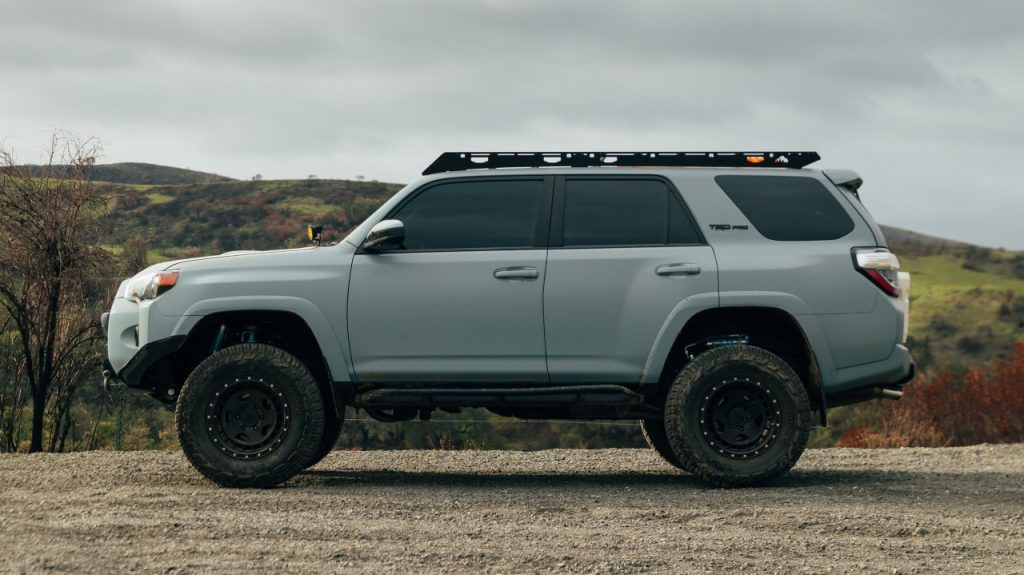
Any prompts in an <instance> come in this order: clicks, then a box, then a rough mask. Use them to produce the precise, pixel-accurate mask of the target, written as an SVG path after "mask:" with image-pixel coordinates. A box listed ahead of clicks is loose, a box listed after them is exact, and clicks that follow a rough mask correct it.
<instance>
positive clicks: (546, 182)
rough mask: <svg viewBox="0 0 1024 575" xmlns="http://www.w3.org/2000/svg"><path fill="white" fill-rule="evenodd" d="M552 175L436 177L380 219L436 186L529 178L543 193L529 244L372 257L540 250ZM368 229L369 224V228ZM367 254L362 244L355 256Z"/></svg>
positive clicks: (544, 242)
mask: <svg viewBox="0 0 1024 575" xmlns="http://www.w3.org/2000/svg"><path fill="white" fill-rule="evenodd" d="M554 180H555V179H554V176H549V175H542V174H538V175H536V176H528V175H526V176H477V177H471V178H443V179H439V180H432V181H430V182H427V183H426V184H423V185H422V186H420V187H419V188H416V189H415V190H413V191H412V192H410V193H409V195H407V196H406V197H404V198H402V201H401V202H399V203H398V204H397V205H396V206H395V207H394V208H392V209H391V211H389V212H388V213H387V215H385V216H384V218H383V219H382V220H381V221H384V220H390V219H393V218H394V216H395V214H397V213H398V212H399V211H401V210H402V208H404V207H405V206H406V205H408V204H409V203H410V202H412V201H413V200H415V199H416V198H417V197H418V196H419V195H420V194H422V193H424V192H426V191H427V190H429V189H431V188H434V187H437V186H439V185H442V184H453V183H459V184H461V183H473V182H495V181H498V182H514V181H519V182H522V181H531V182H541V184H542V186H543V192H542V195H541V200H540V204H541V208H540V213H539V214H538V215H537V220H536V222H535V226H534V233H533V245H532V246H524V247H516V248H447V249H436V250H393V251H385V252H380V253H373V254H371V255H374V256H386V255H393V254H429V253H446V252H511V251H528V250H543V249H546V247H547V242H548V231H549V229H550V219H551V201H552V196H553V195H554V189H553V188H554ZM371 229H372V227H371ZM360 254H370V252H367V251H365V250H364V249H363V246H362V244H360V246H359V248H358V249H357V250H356V255H360Z"/></svg>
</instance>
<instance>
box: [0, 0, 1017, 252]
mask: <svg viewBox="0 0 1024 575" xmlns="http://www.w3.org/2000/svg"><path fill="white" fill-rule="evenodd" d="M55 128H61V129H67V130H70V131H73V132H75V133H77V134H78V135H80V136H95V137H97V138H99V139H100V140H102V141H103V142H104V147H105V150H106V155H105V158H104V160H105V161H106V162H121V161H140V162H151V163H158V164H169V165H175V166H181V167H189V168H193V169H198V170H204V171H211V172H216V173H221V174H224V175H227V176H232V177H236V178H247V177H250V176H252V175H253V174H256V173H260V174H263V176H264V177H265V178H303V177H306V176H307V175H309V174H316V175H318V176H320V177H333V178H352V177H354V176H356V175H363V176H365V177H366V178H367V179H379V180H385V181H392V182H408V181H411V180H412V179H413V178H415V177H417V176H418V175H419V173H420V171H422V170H423V168H425V167H426V166H427V164H429V163H430V162H431V161H432V160H433V159H434V157H435V156H437V154H439V153H440V152H442V151H446V150H451V151H463V150H474V151H520V150H522V151H533V150H563V149H564V150H606V149H607V150H613V149H614V150H625V149H637V150H645V151H648V150H649V151H654V150H665V151H675V150H762V149H767V150H772V149H787V150H794V149H801V150H802V149H809V150H817V151H819V152H820V153H821V155H822V157H823V160H822V161H821V162H820V163H819V164H817V166H816V167H836V168H852V169H855V170H858V171H859V172H860V173H861V175H862V176H863V177H864V179H865V187H864V188H863V191H862V196H863V198H864V201H865V203H866V204H867V205H868V207H869V209H871V211H872V213H873V214H874V215H875V217H876V218H877V219H878V220H879V221H881V222H883V223H888V224H892V225H897V226H902V227H907V228H911V229H914V230H917V231H921V232H925V233H931V234H935V235H940V236H946V237H951V238H955V239H962V240H966V241H972V242H976V243H982V244H986V245H991V246H1005V247H1007V248H1013V249H1024V225H1022V223H1021V221H1020V220H1021V219H1022V218H1024V2H1022V1H1006V2H994V1H993V2H986V1H981V0H978V1H973V2H939V1H934V0H932V1H916V2H912V1H899V2H894V1H892V0H887V1H879V2H852V1H843V2H839V1H836V2H825V1H821V0H816V1H811V0H808V1H806V2H799V1H782V0H777V1H772V2H738V1H737V2H718V1H716V2H711V1H709V2H703V3H697V2H643V1H636V0H630V1H628V2H625V1H616V2H607V3H605V2H597V1H589V2H579V3H575V2H566V1H558V2H534V1H525V0H517V1H514V2H498V1H489V2H469V1H467V2H446V3H442V2H425V1H416V0H410V1H406V2H387V1H382V0H375V1H366V2H349V1H333V2H293V1H289V2H252V1H246V2H219V1H218V2H213V1H209V0H196V1H183V0H176V1H170V0H165V1H163V2H159V3H158V2H145V1H133V2H106V1H97V0H90V1H89V2H81V1H66V2H27V1H25V2H4V3H3V4H2V6H0V139H2V140H3V141H4V142H5V143H6V145H8V146H10V147H14V148H16V149H17V151H18V153H19V156H20V158H21V159H22V160H24V161H34V160H37V159H38V152H39V149H40V147H41V145H42V144H43V142H44V141H45V140H46V136H47V134H48V132H49V131H51V130H53V129H55Z"/></svg>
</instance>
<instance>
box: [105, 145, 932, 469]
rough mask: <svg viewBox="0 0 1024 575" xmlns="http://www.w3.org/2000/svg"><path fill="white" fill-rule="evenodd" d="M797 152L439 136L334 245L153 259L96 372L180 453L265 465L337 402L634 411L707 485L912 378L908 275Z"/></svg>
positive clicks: (329, 420) (119, 307)
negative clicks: (166, 411)
mask: <svg viewBox="0 0 1024 575" xmlns="http://www.w3.org/2000/svg"><path fill="white" fill-rule="evenodd" d="M817 159H819V158H818V155H817V154H816V153H814V152H757V153H709V152H700V153H692V152H678V153H597V152H585V153H483V154H478V153H446V154H442V155H441V156H440V157H439V158H438V159H437V160H436V161H435V162H434V163H433V164H431V166H430V167H428V168H427V170H426V171H425V172H424V176H425V177H424V178H422V179H420V180H419V181H417V182H415V183H413V184H410V185H408V186H406V187H405V188H404V189H403V190H401V191H400V192H398V193H397V194H395V196H394V197H392V198H391V199H390V200H388V201H387V202H386V203H385V204H384V205H382V206H381V207H380V209H378V210H377V211H376V212H374V214H373V215H371V216H370V217H369V218H368V219H367V220H366V221H365V222H363V223H362V224H361V225H360V226H358V227H357V228H355V229H354V230H352V232H351V233H349V234H348V236H347V237H345V239H344V240H343V241H341V242H339V243H337V244H336V245H324V246H321V245H319V235H318V230H316V229H313V228H311V230H310V237H311V239H313V240H315V241H316V245H313V246H311V247H308V248H302V249H292V250H280V251H268V252H229V253H225V254H222V255H219V256H213V257H201V258H194V259H187V260H180V261H173V262H165V263H161V264H158V265H155V266H151V267H149V268H147V269H145V270H143V271H142V272H140V273H139V274H138V275H136V276H134V277H133V278H130V279H128V280H126V281H124V282H123V283H122V284H121V286H120V288H119V289H118V291H117V295H116V298H115V299H114V302H113V306H112V308H111V310H110V312H109V313H107V314H104V317H103V325H104V329H105V331H106V333H107V338H108V340H107V345H108V373H107V376H108V377H109V378H110V379H111V380H120V381H123V382H125V383H126V384H127V385H128V386H130V387H132V388H136V389H140V390H144V391H146V392H148V393H149V394H151V395H152V396H153V397H155V398H157V399H158V400H160V401H161V402H164V403H166V404H168V405H171V406H174V408H175V410H176V414H175V415H176V418H175V419H176V426H177V431H178V435H179V439H180V442H181V447H182V449H183V450H184V452H185V454H186V456H187V457H188V459H189V461H191V463H192V464H193V465H194V466H195V467H196V468H197V469H198V470H199V471H200V472H201V473H203V474H204V475H205V476H206V477H208V478H210V479H212V480H213V481H215V482H217V483H219V484H221V485H224V486H270V485H274V484H277V483H280V482H282V481H285V480H287V479H288V478H290V477H291V476H293V475H294V474H295V473H297V472H299V471H301V470H303V469H305V468H307V467H309V466H311V465H314V464H315V463H317V462H318V461H320V460H321V459H322V458H323V457H324V456H325V455H326V454H327V453H328V452H329V451H330V450H331V448H332V447H333V446H334V444H335V442H336V441H337V438H338V435H339V429H340V427H341V424H342V418H343V415H344V413H345V408H346V406H351V407H354V408H357V409H362V410H364V411H365V412H366V413H367V414H369V415H370V416H372V417H374V418H376V419H379V420H381V421H402V420H408V419H412V418H417V417H419V418H424V419H426V418H429V417H430V414H431V412H432V411H434V410H436V409H443V410H448V411H452V410H458V409H460V408H467V407H481V408H487V409H489V410H491V411H492V412H494V413H497V414H500V415H503V416H510V417H519V418H527V419H530V418H542V419H584V420H586V419H602V420H604V419H635V420H639V421H640V425H641V426H642V429H643V432H644V435H645V436H646V438H647V440H648V442H649V443H650V445H651V447H653V448H654V449H655V450H656V451H657V452H658V453H659V454H660V455H661V456H662V457H663V458H664V459H665V460H666V461H668V462H669V463H670V464H672V465H674V466H676V467H679V468H681V469H683V470H686V471H688V472H690V473H692V474H693V475H696V476H697V477H699V478H701V479H702V480H704V481H706V482H708V483H710V484H715V485H744V484H753V483H758V482H763V481H765V480H768V479H771V478H773V477H776V476H778V475H779V474H781V473H784V472H785V471H786V470H788V469H789V468H790V467H792V466H793V464H794V463H795V462H796V461H797V459H798V458H799V457H800V455H801V453H802V452H803V450H804V447H805V445H806V443H807V438H808V433H809V431H810V429H811V427H812V425H814V424H815V423H820V424H822V425H824V424H825V423H826V409H827V408H828V407H834V406H837V405H843V404H849V403H854V402H858V401H864V400H867V399H870V398H872V397H885V398H890V399H898V398H899V397H900V395H901V393H902V391H901V390H902V387H903V385H904V384H906V383H907V382H908V381H910V380H911V379H912V378H913V375H914V363H913V361H912V360H911V357H910V354H909V353H908V351H907V348H906V347H905V346H904V345H903V343H904V341H905V339H906V326H907V314H908V306H907V289H908V287H909V276H908V275H907V274H904V273H900V272H899V271H898V270H899V263H898V260H897V259H896V256H895V255H893V254H892V253H890V251H889V250H888V249H887V248H886V243H885V238H884V237H883V236H882V233H881V232H880V231H879V228H878V226H877V225H876V224H875V222H874V220H873V219H872V218H871V216H870V215H869V214H868V212H867V210H866V209H865V208H864V206H863V205H862V204H861V202H860V200H859V197H858V187H859V186H860V184H861V179H860V178H859V177H858V176H857V175H856V174H855V173H853V172H850V171H846V170H823V171H818V170H809V169H805V168H804V167H805V166H806V165H808V164H810V163H811V162H813V161H816V160H817Z"/></svg>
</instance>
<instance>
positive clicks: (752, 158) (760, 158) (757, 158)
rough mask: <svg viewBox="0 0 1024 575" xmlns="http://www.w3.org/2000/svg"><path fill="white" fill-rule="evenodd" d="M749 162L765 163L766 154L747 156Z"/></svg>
mask: <svg viewBox="0 0 1024 575" xmlns="http://www.w3.org/2000/svg"><path fill="white" fill-rule="evenodd" d="M747 163H748V164H761V163H764V156H747Z"/></svg>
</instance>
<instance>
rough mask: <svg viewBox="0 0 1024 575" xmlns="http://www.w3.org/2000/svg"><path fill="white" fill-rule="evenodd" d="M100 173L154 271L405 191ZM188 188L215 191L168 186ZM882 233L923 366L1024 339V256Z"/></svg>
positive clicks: (297, 232)
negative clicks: (903, 280)
mask: <svg viewBox="0 0 1024 575" xmlns="http://www.w3.org/2000/svg"><path fill="white" fill-rule="evenodd" d="M139 166H145V167H146V168H140V167H139ZM101 168H102V169H101ZM96 169H97V170H98V171H97V172H95V174H97V175H98V174H103V179H104V183H103V184H101V185H103V186H105V189H106V193H107V194H108V195H109V198H110V204H109V205H110V208H111V212H112V215H113V217H114V219H115V222H116V225H115V226H114V227H113V234H112V237H111V238H110V240H109V243H110V248H111V250H112V251H118V250H119V249H120V248H121V247H122V246H124V245H125V244H126V243H127V242H128V241H129V240H130V239H131V238H136V237H141V238H144V239H145V241H146V243H147V246H148V248H149V252H148V254H149V259H150V260H151V262H155V261H159V260H162V259H172V258H179V257H188V256H195V255H202V254H212V253H220V252H223V251H228V250H236V249H271V248H279V247H294V246H300V245H305V243H306V240H305V237H304V230H305V226H306V225H307V224H309V223H318V224H323V225H324V226H325V234H324V238H325V240H326V241H336V240H338V239H340V238H341V237H343V235H344V233H345V232H346V231H347V230H349V229H350V228H352V227H353V226H355V225H356V224H358V223H359V222H360V221H362V220H363V219H364V218H365V217H366V216H367V215H369V214H370V213H371V212H372V211H373V210H374V209H376V207H377V206H379V205H380V204H381V203H382V202H384V201H385V200H386V199H387V198H388V197H389V196H391V195H392V194H393V193H395V192H396V191H397V190H398V189H399V188H400V187H401V186H400V185H399V184H386V183H381V182H363V181H347V180H312V179H307V180H264V181H234V180H229V179H227V178H222V177H220V176H215V175H212V174H203V173H201V172H191V171H188V170H178V169H177V168H167V167H163V166H152V165H151V164H114V165H110V166H97V167H96ZM189 178H198V179H200V180H203V178H214V179H215V181H198V182H191V183H179V184H175V185H166V184H161V183H160V182H164V181H167V180H169V179H170V180H176V181H186V180H188V179H189ZM218 178H219V179H218ZM97 179H99V178H97ZM115 180H116V181H117V182H121V183H114V182H115ZM883 231H884V233H885V234H886V237H887V238H888V239H889V243H890V247H891V248H892V249H893V250H894V251H895V252H896V253H897V254H898V255H899V256H900V260H901V262H902V266H903V269H904V270H905V271H909V272H910V273H911V274H912V278H913V286H912V290H911V309H912V313H911V326H910V334H911V340H910V344H911V347H912V348H913V351H914V353H915V356H916V357H917V359H918V361H919V362H920V363H921V364H922V366H925V367H927V366H933V365H943V366H967V365H973V364H975V363H977V362H979V361H984V360H987V359H989V358H991V357H993V356H996V355H1001V354H1002V353H1004V352H1005V351H1006V350H1008V349H1009V348H1010V347H1011V345H1012V343H1013V342H1014V341H1017V340H1021V339H1024V253H1019V252H1008V251H1004V250H997V249H990V248H985V247H980V246H974V245H970V244H967V243H965V242H959V241H955V240H949V239H944V238H937V237H933V236H928V235H925V234H919V233H917V232H913V231H910V230H905V229H901V228H895V227H890V226H883Z"/></svg>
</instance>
